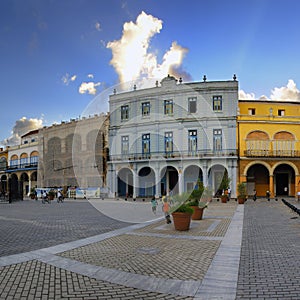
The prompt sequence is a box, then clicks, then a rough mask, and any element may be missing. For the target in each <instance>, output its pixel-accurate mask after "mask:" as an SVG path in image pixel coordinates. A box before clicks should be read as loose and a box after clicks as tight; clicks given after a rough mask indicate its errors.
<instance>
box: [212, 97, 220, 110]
mask: <svg viewBox="0 0 300 300" xmlns="http://www.w3.org/2000/svg"><path fill="white" fill-rule="evenodd" d="M213 110H214V111H221V110H222V96H213Z"/></svg>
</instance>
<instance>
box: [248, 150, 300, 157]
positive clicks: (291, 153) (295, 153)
mask: <svg viewBox="0 0 300 300" xmlns="http://www.w3.org/2000/svg"><path fill="white" fill-rule="evenodd" d="M244 156H247V157H300V150H258V149H251V150H245V151H244Z"/></svg>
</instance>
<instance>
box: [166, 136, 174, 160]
mask: <svg viewBox="0 0 300 300" xmlns="http://www.w3.org/2000/svg"><path fill="white" fill-rule="evenodd" d="M172 153H173V132H171V131H169V132H165V154H166V155H170V154H172Z"/></svg>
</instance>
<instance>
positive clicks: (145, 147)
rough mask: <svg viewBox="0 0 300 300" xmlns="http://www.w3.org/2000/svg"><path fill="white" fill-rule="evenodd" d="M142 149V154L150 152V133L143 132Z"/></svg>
mask: <svg viewBox="0 0 300 300" xmlns="http://www.w3.org/2000/svg"><path fill="white" fill-rule="evenodd" d="M142 149H143V154H150V133H147V134H143V136H142Z"/></svg>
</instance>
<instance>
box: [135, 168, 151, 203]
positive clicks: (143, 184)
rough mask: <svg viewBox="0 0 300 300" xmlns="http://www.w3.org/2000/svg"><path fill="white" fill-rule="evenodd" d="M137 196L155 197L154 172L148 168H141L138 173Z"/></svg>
mask: <svg viewBox="0 0 300 300" xmlns="http://www.w3.org/2000/svg"><path fill="white" fill-rule="evenodd" d="M138 179H139V183H138V187H139V192H138V195H139V196H141V197H144V196H146V197H150V196H154V195H155V171H154V170H153V169H152V168H151V167H149V166H143V167H141V168H140V169H139V171H138Z"/></svg>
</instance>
